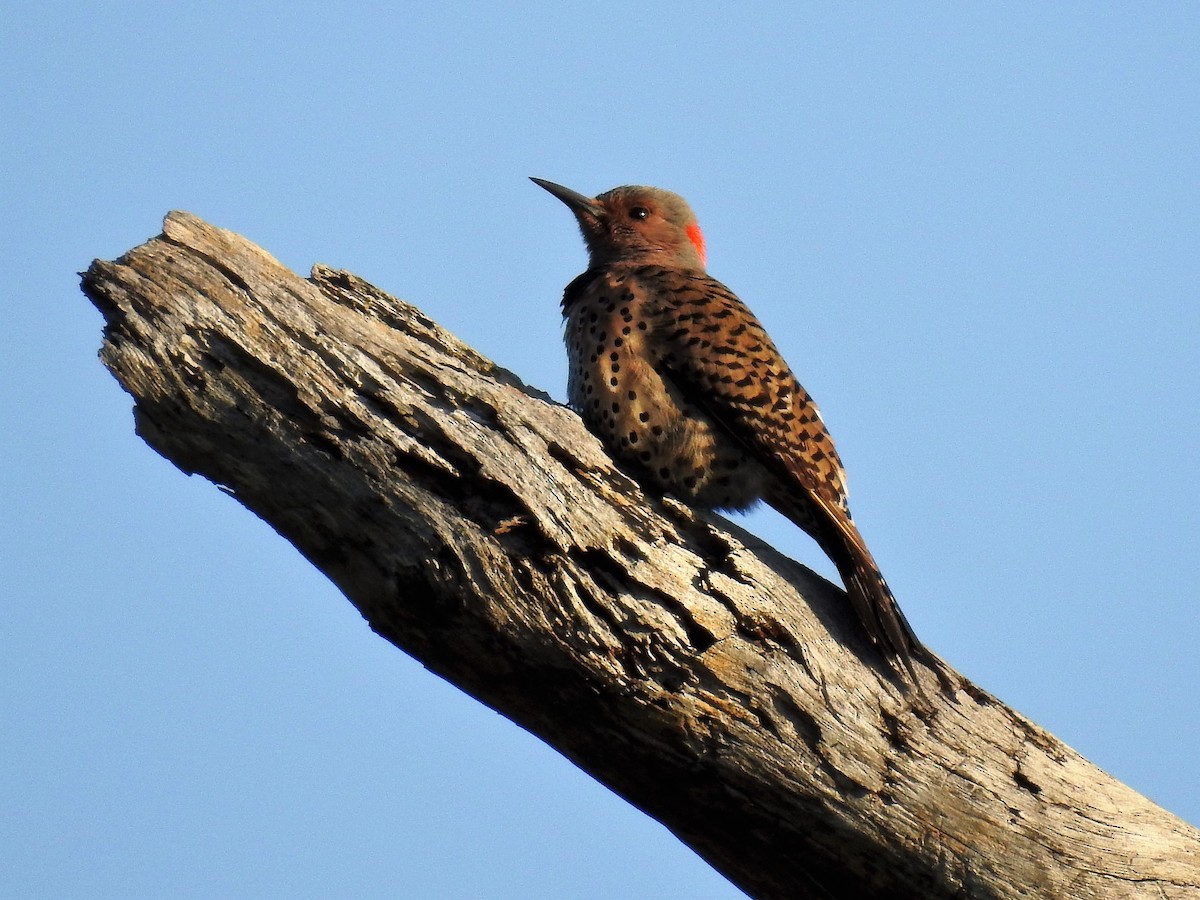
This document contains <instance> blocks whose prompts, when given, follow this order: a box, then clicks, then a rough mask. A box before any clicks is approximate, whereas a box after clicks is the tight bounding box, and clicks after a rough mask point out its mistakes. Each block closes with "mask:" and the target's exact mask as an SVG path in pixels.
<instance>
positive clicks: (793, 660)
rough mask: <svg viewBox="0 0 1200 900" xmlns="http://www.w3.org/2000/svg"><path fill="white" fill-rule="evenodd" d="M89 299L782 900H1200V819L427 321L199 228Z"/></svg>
mask: <svg viewBox="0 0 1200 900" xmlns="http://www.w3.org/2000/svg"><path fill="white" fill-rule="evenodd" d="M83 284H84V290H85V292H86V293H87V295H88V296H89V297H90V298H91V299H92V300H93V302H95V304H96V305H97V307H98V308H99V309H100V310H101V311H102V312H103V314H104V316H105V318H106V320H107V326H106V328H105V342H104V347H103V350H102V352H101V356H102V358H103V360H104V363H105V364H106V365H107V366H108V367H109V369H111V370H112V372H113V374H114V375H116V377H117V378H118V379H119V380H120V382H121V384H122V385H123V386H124V387H125V389H126V390H128V391H129V393H130V394H132V395H133V397H134V400H135V404H136V405H135V414H136V422H137V429H138V433H139V434H141V435H142V437H143V438H145V440H146V441H147V442H148V443H149V444H150V445H151V446H153V447H154V448H155V449H156V450H158V452H160V453H162V454H163V455H164V456H165V457H167V458H168V459H170V460H172V461H173V462H174V463H175V464H176V465H178V466H179V467H180V468H181V469H183V470H184V471H186V472H189V473H190V472H197V473H200V474H202V475H204V476H205V477H207V478H209V479H211V480H212V481H214V482H216V483H217V484H219V485H222V486H223V487H224V488H225V489H226V490H228V491H229V492H230V493H231V494H233V495H234V496H236V497H237V498H238V500H240V501H241V502H242V503H243V504H244V505H245V506H247V507H248V508H249V509H251V510H252V511H253V512H254V513H256V514H257V515H259V516H261V517H262V518H263V519H264V520H266V521H267V522H269V523H270V524H271V525H272V526H273V527H274V528H275V529H276V530H277V531H278V532H279V533H280V534H282V535H283V536H285V537H286V538H287V539H288V540H290V541H291V542H292V543H293V544H294V545H295V546H296V547H297V549H299V550H300V552H302V553H303V554H304V555H305V556H306V557H308V558H309V559H310V560H311V561H312V562H313V564H314V565H316V566H317V567H318V568H319V569H321V571H323V572H325V573H326V574H327V575H328V576H329V577H330V578H331V579H333V581H334V582H335V583H336V584H337V585H338V586H339V587H340V588H341V589H342V591H343V592H344V593H345V595H346V596H347V597H348V598H349V599H350V601H351V602H352V603H354V604H355V606H356V607H357V608H358V609H359V610H360V611H361V612H362V614H363V616H364V617H365V618H366V620H367V621H368V622H369V623H370V625H371V627H372V628H373V629H374V630H375V631H377V632H378V633H379V634H381V635H382V636H384V637H385V638H387V639H388V640H390V641H391V642H393V643H394V644H396V645H397V646H398V647H401V648H402V649H404V650H405V651H407V652H409V653H411V654H412V655H414V656H415V657H416V658H418V659H419V660H420V661H421V662H422V663H424V664H425V665H426V666H428V667H429V668H430V669H432V670H433V671H435V672H437V673H439V674H440V675H442V676H444V677H445V678H447V679H449V680H450V681H452V682H453V683H455V684H457V685H459V686H460V687H461V688H462V689H463V690H465V691H467V692H469V693H470V694H472V695H473V696H475V697H477V698H479V699H480V700H482V701H483V702H484V703H487V704H488V705H490V706H492V707H493V708H495V709H497V710H499V711H500V712H502V713H503V714H504V715H506V716H508V717H509V718H511V719H512V720H514V721H516V722H518V723H520V724H521V725H522V726H524V727H525V728H527V729H529V730H530V731H532V732H533V733H535V734H537V735H539V736H540V737H542V738H543V739H544V740H546V741H547V742H548V743H549V744H551V745H552V746H554V747H555V748H557V749H558V750H560V751H561V752H562V753H564V754H565V755H566V756H568V757H569V758H570V759H571V760H573V761H574V762H576V763H577V764H578V765H579V766H581V767H582V768H583V769H585V770H586V771H588V772H590V773H592V774H593V775H594V776H595V777H596V778H598V779H600V780H601V781H602V782H604V783H605V784H607V785H609V786H610V787H611V788H613V789H614V790H615V791H617V792H618V793H620V794H621V795H623V796H625V797H626V798H628V799H629V801H630V802H631V803H634V804H635V805H637V806H638V807H640V808H641V809H643V810H645V811H646V812H647V813H649V814H650V815H651V816H653V817H655V818H656V819H658V820H659V821H661V822H663V823H664V824H666V825H667V826H668V827H669V828H670V829H671V830H672V831H674V832H675V833H676V834H677V835H679V837H680V838H681V839H683V840H684V841H685V842H687V843H688V844H689V845H690V846H692V847H693V848H695V849H696V850H697V851H698V852H699V853H700V854H701V855H702V856H703V857H705V858H706V859H707V860H709V861H710V862H711V863H712V864H713V865H714V866H715V867H716V868H718V869H719V870H720V871H721V872H723V873H724V874H725V875H727V876H728V877H729V878H730V879H731V880H733V881H734V882H735V883H736V884H738V885H740V886H741V887H742V888H744V889H745V890H746V891H747V892H749V893H750V894H752V895H754V896H759V897H780V898H784V897H787V898H794V897H844V898H856V900H862V898H903V897H929V898H938V897H997V898H1009V897H1045V898H1063V897H1067V898H1114V897H1116V898H1127V897H1129V898H1132V897H1146V898H1156V900H1161V898H1164V897H1167V898H1176V897H1200V833H1198V832H1197V831H1196V830H1195V829H1194V828H1192V827H1191V826H1189V825H1187V824H1186V823H1184V822H1182V821H1180V820H1179V819H1177V818H1175V817H1174V816H1172V815H1170V814H1169V813H1167V812H1165V811H1164V810H1162V809H1160V808H1158V807H1156V806H1154V805H1153V804H1152V803H1150V802H1149V801H1148V800H1146V799H1145V798H1144V797H1142V796H1140V795H1138V794H1137V793H1135V792H1133V791H1132V790H1130V789H1129V788H1127V787H1125V786H1124V785H1122V784H1120V783H1119V782H1117V781H1115V780H1114V779H1113V778H1111V777H1110V776H1109V775H1107V774H1106V773H1104V772H1103V771H1101V770H1099V769H1098V768H1096V767H1095V766H1093V765H1092V764H1091V763H1089V762H1087V761H1086V760H1084V759H1083V758H1081V757H1080V756H1079V755H1078V754H1077V753H1075V752H1074V751H1073V750H1071V749H1070V748H1069V747H1066V746H1064V745H1063V744H1062V743H1061V742H1060V741H1058V740H1057V739H1055V738H1054V737H1053V736H1052V735H1050V734H1048V733H1046V732H1045V731H1044V730H1042V729H1041V728H1039V727H1037V726H1036V725H1034V724H1032V723H1031V722H1029V721H1028V720H1026V719H1025V718H1023V717H1022V716H1020V715H1019V714H1017V713H1016V712H1014V711H1012V710H1010V709H1008V708H1007V707H1005V706H1004V705H1002V704H1001V703H999V702H998V701H996V700H995V699H994V698H992V697H990V696H988V695H987V694H985V693H983V692H982V691H979V690H977V689H975V688H973V687H971V686H969V685H966V684H964V687H963V689H962V690H961V691H959V692H958V694H957V696H956V698H954V699H953V700H951V699H949V698H946V697H944V696H942V695H941V694H940V693H939V692H938V689H937V686H936V682H935V681H934V680H933V679H932V677H930V678H929V680H928V683H927V685H926V688H927V692H928V693H929V695H930V698H931V703H932V705H933V707H934V709H933V711H932V713H930V712H928V711H927V712H924V713H922V714H917V713H915V712H914V711H913V709H912V706H911V703H910V698H909V697H906V695H905V694H904V693H903V691H902V690H901V689H900V688H899V687H898V686H897V685H896V684H895V683H894V682H892V681H891V680H890V679H889V678H888V677H886V676H885V675H881V674H880V670H882V669H883V668H884V667H883V666H881V665H879V664H878V660H877V658H876V657H874V656H873V651H872V650H871V649H870V648H869V647H866V646H864V643H863V640H862V638H861V637H860V634H859V630H858V628H857V627H856V626H855V623H854V621H853V617H852V616H851V615H850V614H849V613H848V611H847V609H846V608H845V606H844V598H843V595H842V593H841V591H840V590H839V589H837V588H835V587H833V586H831V585H829V584H827V583H826V582H824V581H822V580H821V579H820V578H818V577H817V576H815V575H813V574H812V573H810V572H808V571H807V570H806V569H804V568H802V567H800V566H798V565H796V564H795V563H792V562H791V561H789V560H787V559H785V558H783V557H781V556H779V555H778V554H776V553H774V552H773V551H771V550H770V548H767V547H764V546H763V545H761V544H760V543H758V542H757V541H755V540H754V539H753V538H751V537H749V536H748V535H746V534H745V533H744V532H741V531H739V530H738V529H737V528H735V527H733V526H731V525H730V524H729V523H727V522H725V521H723V520H721V519H719V518H716V517H711V518H709V517H694V516H693V515H692V514H690V513H689V512H688V511H687V510H686V509H683V508H682V507H680V506H678V505H677V504H672V503H670V502H667V503H665V504H664V503H663V502H659V501H657V500H654V499H653V498H648V497H646V496H644V495H643V494H642V493H641V491H640V490H639V489H638V487H637V486H636V485H635V484H634V483H633V482H632V481H630V480H629V479H628V478H627V477H626V476H624V475H623V474H621V472H619V471H618V470H616V469H615V468H614V466H613V463H612V462H611V461H610V460H609V458H608V457H607V456H606V455H605V454H604V452H603V451H602V449H601V448H600V446H599V445H598V444H597V442H596V441H595V440H594V439H593V438H592V437H591V436H590V435H589V434H588V433H587V432H586V431H585V430H584V429H583V427H582V425H581V423H580V421H579V419H578V418H577V417H576V416H575V415H574V414H573V413H571V412H570V411H568V410H566V409H564V408H563V407H561V406H557V405H555V404H553V403H550V402H548V400H547V398H546V397H545V396H544V395H542V394H540V393H538V392H536V391H533V390H531V389H529V388H527V387H526V386H524V385H523V384H522V383H521V382H520V381H519V380H518V379H517V378H516V377H515V376H513V375H512V374H511V373H509V372H506V371H504V370H502V369H499V368H497V367H496V366H495V365H493V364H492V363H490V362H489V361H488V360H486V359H484V358H482V357H481V356H480V355H479V354H477V353H475V352H474V351H472V350H471V349H470V348H468V347H466V346H464V345H463V344H461V343H460V342H459V341H457V340H456V339H455V338H453V337H452V336H451V335H449V334H447V333H446V332H444V331H442V330H441V329H440V328H438V327H437V326H436V325H435V324H434V323H433V322H431V321H430V320H429V319H427V318H426V317H425V316H423V315H422V314H421V313H420V312H418V311H417V310H416V309H414V308H413V307H411V306H409V305H407V304H405V303H403V302H401V301H399V300H396V299H394V298H392V297H389V296H387V295H386V294H384V293H382V292H381V291H379V290H377V289H376V288H374V287H372V286H371V285H369V284H366V283H365V282H363V281H361V280H359V279H358V278H356V277H354V276H353V275H350V274H348V273H345V272H337V271H333V270H330V269H326V268H323V267H317V268H316V269H315V270H314V272H313V275H312V277H311V278H310V279H308V280H305V279H303V278H300V277H299V276H297V275H295V274H293V273H292V272H290V271H289V270H287V269H286V268H284V267H283V266H282V265H280V264H279V263H278V262H277V261H276V260H274V259H273V258H272V257H271V256H269V255H268V254H267V253H265V252H264V251H263V250H261V249H259V248H258V247H256V246H254V245H253V244H251V243H249V242H248V241H246V240H245V239H243V238H241V237H239V236H237V235H234V234H232V233H230V232H228V231H223V230H221V229H218V228H214V227H212V226H210V225H208V224H206V223H204V222H202V221H200V220H199V219H197V218H195V217H193V216H191V215H188V214H186V213H171V214H170V215H169V216H168V217H167V219H166V222H165V225H164V234H163V235H161V236H159V237H157V238H155V239H153V240H151V241H149V242H147V243H146V244H143V245H142V246H140V247H137V248H135V249H134V250H132V251H130V252H129V253H128V254H126V255H125V256H124V257H122V258H121V259H120V260H118V261H116V262H100V261H97V262H96V263H94V264H93V265H92V267H91V268H90V270H89V271H88V272H87V273H86V275H85V276H84V282H83ZM864 660H867V661H868V662H864ZM872 660H873V661H874V662H875V665H872V664H871V663H870V662H869V661H872ZM1147 752H1149V748H1148V749H1147Z"/></svg>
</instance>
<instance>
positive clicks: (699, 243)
mask: <svg viewBox="0 0 1200 900" xmlns="http://www.w3.org/2000/svg"><path fill="white" fill-rule="evenodd" d="M687 236H688V240H689V241H691V242H692V245H693V246H694V247H695V248H696V252H697V253H699V254H700V262H701V264H703V265H707V264H708V253H707V252H705V250H704V232H702V231H701V230H700V226H699V225H698V224H697V223H695V222H693V223H692V224H691V225H689V226H688V227H687Z"/></svg>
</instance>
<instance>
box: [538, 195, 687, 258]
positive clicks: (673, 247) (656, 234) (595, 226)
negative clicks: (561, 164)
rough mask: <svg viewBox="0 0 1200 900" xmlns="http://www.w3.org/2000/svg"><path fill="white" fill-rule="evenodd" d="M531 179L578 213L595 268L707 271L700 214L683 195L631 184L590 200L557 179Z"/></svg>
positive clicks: (580, 225)
mask: <svg viewBox="0 0 1200 900" xmlns="http://www.w3.org/2000/svg"><path fill="white" fill-rule="evenodd" d="M530 180H531V181H533V183H534V184H536V185H538V186H539V187H543V188H545V189H546V190H547V191H549V192H550V193H551V194H553V195H554V196H555V197H557V198H558V199H559V200H561V201H562V202H563V203H565V204H566V205H567V207H568V208H569V209H570V210H571V212H573V213H574V214H575V218H576V219H577V220H578V221H579V229H580V231H582V232H583V240H584V242H585V243H586V244H587V248H588V255H589V257H590V263H591V267H593V268H595V267H597V266H604V265H609V264H612V263H617V262H633V263H658V264H660V265H664V266H672V267H678V268H686V269H700V270H702V271H703V269H704V263H705V254H704V235H703V234H702V233H701V231H700V224H699V223H698V222H697V221H696V214H695V213H694V212H692V208H691V207H690V206H688V204H687V201H686V200H684V199H683V198H682V197H680V196H679V195H678V194H672V193H671V192H670V191H664V190H662V189H660V188H653V187H642V186H640V185H626V186H624V187H618V188H613V189H612V190H611V191H605V192H604V193H603V194H599V195H597V196H595V197H586V196H584V195H583V194H580V193H578V192H576V191H573V190H571V189H570V188H565V187H563V186H562V185H561V184H555V183H554V182H552V181H543V180H542V179H541V178H532V179H530Z"/></svg>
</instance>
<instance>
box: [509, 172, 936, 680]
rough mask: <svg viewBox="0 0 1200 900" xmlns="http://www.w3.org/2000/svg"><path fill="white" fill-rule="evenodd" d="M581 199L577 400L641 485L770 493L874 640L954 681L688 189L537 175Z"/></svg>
mask: <svg viewBox="0 0 1200 900" xmlns="http://www.w3.org/2000/svg"><path fill="white" fill-rule="evenodd" d="M531 180H532V181H533V182H534V183H535V184H537V185H538V186H539V187H542V188H544V189H545V190H547V191H549V192H550V193H551V194H552V195H553V196H555V197H557V198H558V199H559V200H561V201H562V202H563V203H564V204H566V206H567V208H568V209H569V210H570V211H571V212H572V213H573V214H574V217H575V219H576V221H577V223H578V225H579V228H580V231H581V232H582V234H583V240H584V243H585V244H586V246H587V251H588V267H587V270H586V271H584V272H583V274H581V275H579V276H578V277H576V278H575V279H574V280H572V281H571V282H570V283H569V284H568V285H567V287H566V289H565V290H564V292H563V298H562V311H563V316H564V321H565V326H564V337H565V341H566V346H567V355H568V364H569V367H568V382H567V395H568V401H569V404H570V406H571V407H572V408H573V409H574V410H575V411H576V412H578V413H579V414H580V416H581V417H582V418H583V420H584V422H585V424H586V425H587V427H588V428H589V430H590V431H592V432H593V433H594V434H595V435H596V436H597V437H599V439H600V440H601V442H602V443H603V444H604V445H605V447H606V448H607V450H608V451H609V453H610V454H611V455H612V456H614V457H615V458H616V459H617V460H619V461H620V462H621V463H622V464H623V465H624V466H625V467H626V468H627V469H629V470H630V471H631V474H634V476H635V477H636V479H637V480H638V481H639V483H641V484H642V485H643V486H649V487H651V488H652V489H653V490H655V491H656V492H658V493H661V494H669V495H671V496H673V497H675V498H676V499H678V500H680V501H682V502H684V503H686V504H688V505H689V506H692V507H694V508H699V509H711V510H729V511H744V510H746V509H749V508H750V507H752V506H754V505H755V504H756V503H757V502H759V501H760V500H764V501H766V503H768V504H769V505H770V506H772V507H774V508H775V509H777V510H778V511H779V512H780V513H782V514H783V515H784V516H786V517H787V518H788V519H790V520H791V521H792V522H793V523H795V524H796V525H797V526H798V527H799V528H801V529H802V530H803V531H805V532H806V533H807V534H809V535H811V536H812V538H813V539H814V540H815V541H816V543H817V545H818V546H819V547H820V548H821V549H822V551H823V552H824V553H825V554H826V555H827V556H828V557H829V558H830V559H831V560H832V561H833V563H834V565H835V566H836V568H837V570H838V574H839V575H840V576H841V579H842V582H843V584H844V587H845V590H846V593H847V595H848V597H849V601H850V604H851V606H852V608H853V611H854V613H855V614H856V616H857V618H858V620H859V621H860V622H861V623H862V626H863V628H864V630H865V631H866V634H867V636H868V638H869V639H870V641H871V643H872V644H874V645H875V646H876V647H877V648H878V649H879V651H881V653H882V655H883V656H884V658H885V659H886V661H887V662H888V663H889V668H890V669H891V670H892V671H894V672H896V673H897V674H898V675H899V676H900V679H901V681H902V682H906V683H907V684H911V685H916V686H917V687H918V690H919V689H920V682H919V680H918V678H917V674H916V669H915V665H914V663H915V662H916V661H920V662H922V663H924V664H925V665H927V666H928V667H929V668H931V669H932V670H933V671H934V672H935V673H936V674H937V676H938V678H939V680H940V681H941V683H942V685H943V687H949V684H950V682H949V680H948V673H947V670H946V667H945V664H944V663H943V662H942V661H941V660H940V658H938V657H937V656H936V655H935V654H934V653H932V651H930V650H929V649H928V648H926V647H925V645H924V644H922V643H921V641H920V640H918V638H917V636H916V634H915V633H914V631H913V629H912V626H911V625H910V624H909V622H908V620H907V619H906V618H905V616H904V613H903V612H902V611H901V609H900V606H899V604H898V603H897V602H896V598H895V596H894V595H893V594H892V591H891V589H890V588H889V587H888V584H887V582H886V581H885V580H884V577H883V575H882V573H881V572H880V570H879V566H878V565H877V564H876V562H875V559H874V557H872V555H871V551H870V550H869V549H868V547H867V544H866V542H865V541H864V540H863V537H862V534H861V533H860V532H859V530H858V527H857V525H856V524H855V522H854V520H853V519H852V518H851V515H850V507H849V504H848V502H847V490H846V473H845V469H844V468H843V466H842V461H841V458H840V457H839V456H838V452H837V450H836V448H835V447H834V444H833V440H832V438H831V437H830V435H829V431H828V429H827V428H826V426H825V423H824V421H823V420H822V418H821V413H820V411H819V410H818V408H817V405H816V403H814V402H813V399H812V397H810V396H809V394H808V392H807V391H805V390H804V388H803V387H801V385H800V382H799V381H797V379H796V376H795V375H794V374H793V373H792V370H791V368H789V366H788V364H787V362H786V361H785V360H784V358H783V356H782V354H781V353H780V352H779V350H778V348H777V347H776V345H775V344H774V342H773V341H772V340H771V338H770V336H769V335H768V334H767V331H766V329H765V328H764V327H763V326H762V324H761V323H760V322H759V320H758V318H757V317H756V316H755V315H754V313H753V312H751V311H750V309H749V307H748V306H746V304H745V303H743V302H742V300H740V299H739V298H738V296H737V295H736V294H734V293H733V291H731V290H730V289H729V288H728V287H726V286H725V285H724V284H722V283H721V282H720V281H717V280H716V279H715V278H713V277H712V276H711V275H709V274H708V273H707V271H706V265H707V254H706V247H705V240H704V234H703V232H702V231H701V229H700V225H699V223H698V222H697V220H696V215H695V213H694V212H693V211H692V208H691V207H690V206H689V205H688V203H687V201H686V200H684V199H683V197H681V196H679V195H678V194H675V193H672V192H670V191H666V190H663V189H661V188H654V187H646V186H642V185H625V186H622V187H616V188H613V189H612V190H608V191H605V192H603V193H601V194H598V195H596V196H595V197H588V196H586V195H585V194H581V193H579V192H577V191H574V190H571V189H570V188H567V187H564V186H562V185H560V184H556V183H554V182H552V181H546V180H544V179H541V178H531Z"/></svg>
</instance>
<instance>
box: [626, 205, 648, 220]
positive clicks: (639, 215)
mask: <svg viewBox="0 0 1200 900" xmlns="http://www.w3.org/2000/svg"><path fill="white" fill-rule="evenodd" d="M649 215H650V210H648V209H646V207H644V206H635V207H633V208H632V209H631V210H629V218H631V219H644V218H646V217H647V216H649Z"/></svg>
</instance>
